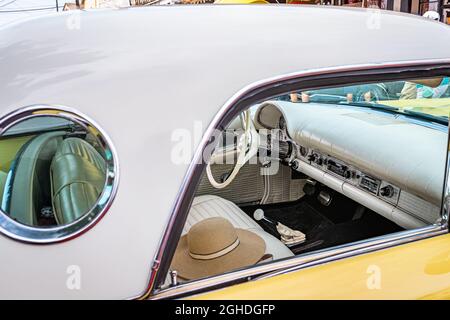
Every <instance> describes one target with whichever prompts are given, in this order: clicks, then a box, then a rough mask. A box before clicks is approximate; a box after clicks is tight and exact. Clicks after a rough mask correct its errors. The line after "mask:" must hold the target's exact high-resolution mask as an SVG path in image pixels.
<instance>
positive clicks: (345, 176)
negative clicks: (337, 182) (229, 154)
mask: <svg viewBox="0 0 450 320" xmlns="http://www.w3.org/2000/svg"><path fill="white" fill-rule="evenodd" d="M351 177H352V172H351V171H350V170H345V171H344V178H345V179H350V178H351Z"/></svg>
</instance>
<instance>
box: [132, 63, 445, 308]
mask: <svg viewBox="0 0 450 320" xmlns="http://www.w3.org/2000/svg"><path fill="white" fill-rule="evenodd" d="M449 68H450V59H431V60H417V61H398V62H386V63H381V64H380V63H378V64H360V65H351V66H340V67H329V68H320V69H312V70H306V71H300V72H294V73H290V74H285V75H281V76H276V77H273V78H269V79H264V80H261V81H257V82H255V83H252V84H250V85H248V86H246V87H244V88H243V89H241V90H240V91H238V92H237V93H236V94H235V95H233V96H232V97H231V98H230V99H229V100H228V101H227V102H226V103H225V104H224V105H223V106H222V108H221V109H220V110H219V112H218V113H217V114H216V116H215V117H214V118H213V120H212V121H211V123H210V124H209V126H208V128H207V130H206V131H205V133H204V135H203V137H202V140H201V141H200V144H199V146H198V148H197V150H196V151H195V154H194V157H193V160H192V162H191V164H190V165H189V168H188V170H187V173H186V176H185V178H184V179H183V182H182V185H181V187H180V190H179V192H178V194H177V198H176V200H175V203H174V205H173V207H172V214H171V216H170V217H169V220H168V223H167V227H166V230H165V232H164V234H163V236H162V238H161V240H160V243H159V250H158V252H157V253H156V255H155V257H154V259H153V264H152V270H151V273H150V278H149V281H148V286H147V289H146V291H145V292H143V293H142V294H140V295H138V296H136V297H133V298H132V299H145V298H148V297H149V296H150V295H152V296H150V298H151V299H160V298H168V297H175V296H179V295H182V294H189V293H191V292H195V291H196V290H200V289H204V288H211V287H213V286H217V285H221V284H224V283H229V282H232V281H236V280H238V279H243V278H246V277H250V276H254V275H256V274H263V273H267V272H272V271H278V270H280V269H286V268H289V267H293V266H296V265H304V264H305V263H312V262H313V261H317V263H320V262H319V261H320V259H324V258H326V257H331V256H336V259H338V258H339V256H338V255H339V254H338V253H333V251H335V250H338V249H337V248H335V249H332V250H331V251H330V250H325V251H321V252H317V253H314V254H311V255H306V256H298V257H295V258H292V259H288V260H283V261H279V262H272V263H269V264H267V265H262V266H258V267H254V268H250V269H246V270H242V271H236V272H231V273H228V274H224V275H221V276H217V277H214V278H209V279H204V280H199V281H194V282H191V283H187V284H181V285H179V286H177V287H174V288H169V289H165V290H161V291H156V290H155V291H154V292H153V293H152V290H154V288H153V285H154V281H155V279H156V276H157V273H158V270H159V269H160V265H161V261H162V259H163V255H164V254H165V253H166V254H167V251H166V249H167V246H168V244H169V243H170V240H171V239H170V238H171V236H172V230H173V229H174V226H175V225H176V222H177V220H178V219H177V217H178V216H179V215H181V216H183V214H185V215H187V212H186V211H187V210H188V209H189V206H190V203H191V201H192V199H188V200H187V199H186V197H188V195H189V191H190V188H191V187H192V186H191V183H192V181H193V179H194V177H193V176H194V174H195V172H196V170H197V169H198V164H199V163H202V156H203V152H204V150H205V149H206V147H207V145H208V142H209V138H210V136H212V133H213V132H214V130H215V129H217V128H220V125H221V123H222V122H225V121H226V120H229V119H227V118H229V117H230V114H232V113H233V111H234V113H235V114H237V113H238V112H239V111H240V110H242V109H243V107H240V109H239V108H236V105H238V104H239V103H240V102H241V100H244V98H246V97H248V96H252V95H256V93H255V92H257V91H258V90H264V88H267V87H268V86H275V85H279V84H280V83H283V82H289V81H295V80H302V79H306V78H308V77H320V76H324V75H336V76H340V75H341V74H343V73H352V72H355V73H363V72H380V73H381V74H383V72H385V70H388V69H405V71H404V72H407V71H411V70H412V71H414V70H417V72H425V71H427V72H429V71H439V70H440V69H449ZM412 71H411V72H412ZM387 72H388V71H386V73H387ZM391 72H392V71H391ZM397 72H398V71H397ZM347 82H348V83H352V80H351V79H349V80H347ZM298 89H299V90H300V89H309V88H308V87H307V85H304V88H303V87H299V88H298ZM285 92H289V90H286V91H285ZM246 107H248V105H247V106H246ZM233 109H234V110H233ZM449 161H450V158H449ZM446 190H447V189H446ZM448 191H449V192H450V186H449V187H448ZM186 206H187V208H186ZM448 206H450V198H449V199H448ZM447 217H448V215H447V214H446V215H444V217H443V220H442V225H439V226H429V227H425V228H421V229H417V230H413V231H415V232H417V233H415V232H413V234H411V231H405V232H401V233H399V234H393V235H388V236H385V237H382V239H379V238H376V239H378V240H376V239H372V240H370V241H365V242H363V243H359V244H358V243H353V244H351V245H349V246H344V248H346V249H339V250H342V252H341V253H340V254H343V253H344V252H350V251H353V250H356V249H352V248H351V247H352V246H361V247H360V248H359V249H358V250H365V251H366V252H369V251H370V248H371V246H372V244H373V243H372V242H373V241H376V243H377V244H376V245H377V246H378V247H377V248H379V247H380V246H382V245H384V247H389V246H391V245H397V244H400V243H406V242H410V241H414V240H417V239H422V238H426V237H431V236H435V235H438V234H442V233H445V232H448V230H447V220H446V218H447ZM180 218H181V217H180ZM184 218H186V217H184ZM183 222H184V220H183ZM444 226H445V227H444ZM174 237H175V238H176V239H178V237H179V235H174ZM364 244H365V245H364ZM372 250H375V249H372Z"/></svg>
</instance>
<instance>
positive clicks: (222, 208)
mask: <svg viewBox="0 0 450 320" xmlns="http://www.w3.org/2000/svg"><path fill="white" fill-rule="evenodd" d="M212 217H222V218H225V219H227V220H228V221H230V222H231V223H232V224H233V226H234V227H235V228H240V229H245V230H248V231H251V232H254V233H256V234H257V235H259V236H260V237H261V238H262V239H263V240H264V241H265V243H266V253H269V254H271V255H272V256H273V259H274V260H277V259H281V258H286V257H291V256H293V255H294V254H293V253H292V251H291V250H289V249H288V247H286V246H285V245H284V244H283V243H282V242H281V241H280V240H278V239H277V238H275V237H274V236H272V235H270V234H269V233H267V232H266V231H264V230H263V228H261V227H260V226H259V225H258V224H257V223H256V221H254V220H253V219H252V218H250V217H249V216H248V215H247V214H246V213H245V212H243V211H242V210H241V209H240V208H239V207H238V206H237V205H236V204H234V203H233V202H231V201H228V200H225V199H223V198H220V197H218V196H213V195H204V196H199V197H196V198H194V200H193V202H192V206H191V210H190V211H189V215H188V218H187V220H186V224H185V226H184V229H183V235H184V234H186V233H188V231H189V229H190V228H191V227H192V226H193V225H194V224H196V223H197V222H199V221H201V220H203V219H207V218H212Z"/></svg>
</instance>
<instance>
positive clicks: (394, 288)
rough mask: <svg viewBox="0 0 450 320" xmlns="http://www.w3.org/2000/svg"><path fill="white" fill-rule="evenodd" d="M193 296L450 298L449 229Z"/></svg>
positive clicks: (217, 297) (216, 297) (244, 297)
mask: <svg viewBox="0 0 450 320" xmlns="http://www.w3.org/2000/svg"><path fill="white" fill-rule="evenodd" d="M194 298H195V299H450V234H446V235H442V236H437V237H434V238H430V239H425V240H420V241H416V242H412V243H409V244H405V245H401V246H396V247H393V248H389V249H385V250H380V251H376V252H373V253H369V254H364V255H360V256H355V257H351V258H347V259H342V260H338V261H335V262H330V263H326V264H322V265H319V266H315V267H310V268H307V269H303V270H299V271H295V272H291V273H287V274H284V275H280V276H276V277H272V278H267V279H264V280H259V281H253V282H247V283H244V284H240V285H235V286H232V287H228V288H226V289H222V290H217V291H214V292H211V293H207V294H202V295H198V296H196V297H194Z"/></svg>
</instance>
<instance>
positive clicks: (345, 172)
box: [327, 159, 355, 179]
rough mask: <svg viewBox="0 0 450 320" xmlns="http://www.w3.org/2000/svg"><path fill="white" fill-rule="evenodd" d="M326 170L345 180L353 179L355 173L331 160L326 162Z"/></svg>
mask: <svg viewBox="0 0 450 320" xmlns="http://www.w3.org/2000/svg"><path fill="white" fill-rule="evenodd" d="M327 169H328V171H331V172H333V173H335V174H337V175H339V176H341V177H343V178H345V179H350V178H353V176H354V175H355V173H354V172H353V171H351V170H349V168H348V167H347V166H346V165H345V164H341V163H338V162H336V161H334V160H331V159H328V161H327Z"/></svg>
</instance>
